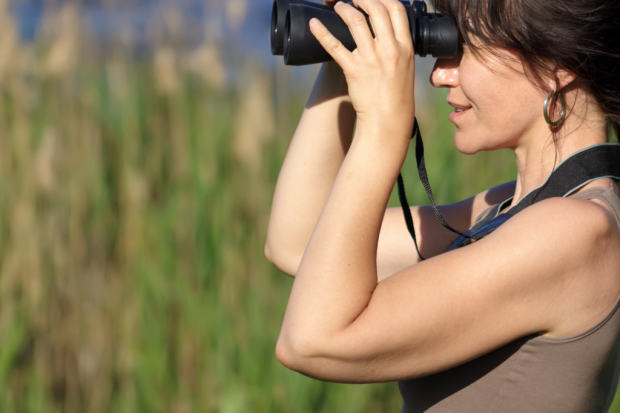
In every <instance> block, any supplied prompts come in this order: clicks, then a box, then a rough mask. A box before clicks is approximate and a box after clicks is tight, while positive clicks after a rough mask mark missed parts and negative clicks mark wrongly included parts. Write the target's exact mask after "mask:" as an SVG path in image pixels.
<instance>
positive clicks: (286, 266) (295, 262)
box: [265, 239, 301, 277]
mask: <svg viewBox="0 0 620 413" xmlns="http://www.w3.org/2000/svg"><path fill="white" fill-rule="evenodd" d="M265 258H267V260H268V261H269V262H270V263H272V264H273V265H275V266H276V267H278V269H279V270H280V271H282V272H283V273H285V274H288V275H290V276H291V277H295V274H297V268H299V263H300V262H301V255H300V256H299V257H298V256H297V254H294V253H292V252H290V251H286V249H285V248H277V247H274V245H273V242H270V240H269V239H267V242H266V243H265Z"/></svg>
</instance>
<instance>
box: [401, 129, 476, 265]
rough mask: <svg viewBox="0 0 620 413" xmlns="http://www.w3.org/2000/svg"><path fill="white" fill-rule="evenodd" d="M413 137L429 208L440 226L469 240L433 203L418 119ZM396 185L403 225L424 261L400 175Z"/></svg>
mask: <svg viewBox="0 0 620 413" xmlns="http://www.w3.org/2000/svg"><path fill="white" fill-rule="evenodd" d="M414 136H415V138H416V141H415V159H416V163H417V165H418V176H419V177H420V181H421V182H422V186H423V187H424V190H425V191H426V195H427V196H428V199H429V201H430V202H431V206H432V207H433V211H434V212H435V217H437V219H438V220H439V222H440V223H441V225H443V226H444V227H445V228H446V229H448V230H450V231H452V232H455V233H457V234H459V235H460V236H461V237H465V238H470V236H469V235H467V234H466V233H463V232H461V231H459V230H458V229H454V228H452V227H451V226H450V225H449V224H448V223H447V222H446V220H445V219H444V218H443V217H442V216H441V213H440V212H439V209H438V208H437V204H436V203H435V199H434V198H433V191H432V190H431V184H430V183H429V182H428V174H427V173H426V163H425V162H424V143H423V142H422V134H421V133H420V127H419V125H418V119H417V118H414V122H413V132H412V133H411V139H413V137H414ZM396 182H397V185H398V199H399V200H400V206H401V207H402V209H403V215H404V216H405V224H406V225H407V229H408V230H409V234H411V238H413V243H414V244H415V250H416V251H417V253H418V256H419V257H420V260H422V261H424V257H422V254H420V248H418V241H417V239H416V236H415V228H414V227H413V218H412V217H411V210H410V209H409V203H408V202H407V196H406V194H405V185H404V182H403V175H402V173H400V174H398V180H397V181H396Z"/></svg>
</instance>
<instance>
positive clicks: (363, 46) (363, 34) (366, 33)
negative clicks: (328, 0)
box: [334, 1, 375, 54]
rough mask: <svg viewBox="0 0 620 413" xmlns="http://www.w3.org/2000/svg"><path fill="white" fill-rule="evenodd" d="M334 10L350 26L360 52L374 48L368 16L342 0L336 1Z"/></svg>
mask: <svg viewBox="0 0 620 413" xmlns="http://www.w3.org/2000/svg"><path fill="white" fill-rule="evenodd" d="M334 10H335V11H336V13H337V14H338V15H339V16H340V18H341V19H342V20H343V21H344V22H345V23H346V25H347V26H348V27H349V31H350V32H351V36H353V40H354V41H355V44H356V45H357V48H358V50H359V51H360V53H362V54H363V53H364V52H366V51H368V50H374V47H375V43H374V40H373V37H372V33H371V32H370V27H368V22H367V21H366V16H364V14H363V13H362V12H360V11H359V10H356V9H355V8H354V7H353V6H351V5H350V4H346V3H343V2H340V1H339V2H338V3H336V6H335V7H334Z"/></svg>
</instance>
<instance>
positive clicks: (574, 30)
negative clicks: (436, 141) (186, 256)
mask: <svg viewBox="0 0 620 413" xmlns="http://www.w3.org/2000/svg"><path fill="white" fill-rule="evenodd" d="M432 2H433V5H434V7H435V10H436V11H437V12H439V13H441V14H442V15H444V16H446V17H453V18H454V19H455V20H456V24H457V26H458V28H459V30H460V33H461V36H462V41H463V42H464V43H465V44H467V45H468V46H469V47H470V49H472V50H474V51H476V50H478V49H480V47H481V46H480V44H482V47H483V48H485V47H489V46H490V47H492V48H500V49H508V50H510V51H512V52H514V53H516V54H517V55H519V57H520V58H521V60H522V61H523V63H524V65H526V66H527V67H528V68H529V69H530V70H531V71H532V73H533V74H534V75H536V76H538V77H539V78H542V77H543V76H548V75H552V76H553V75H554V73H555V70H556V68H564V69H566V70H569V71H571V72H573V73H574V74H575V75H577V78H578V79H579V80H580V81H581V82H583V83H584V84H585V85H586V87H587V88H588V89H589V91H590V93H591V94H592V95H593V96H594V98H595V99H596V101H597V103H598V106H599V107H600V109H601V111H602V112H603V113H604V114H605V117H606V120H607V122H608V124H609V125H610V126H611V127H613V128H614V129H615V131H616V133H618V131H619V129H620V2H619V1H617V0H587V1H586V0H432ZM472 35H473V36H472ZM472 37H475V38H476V41H475V42H474V41H472V40H473V39H472ZM554 77H555V76H554ZM555 79H556V86H558V85H557V82H558V79H557V77H555ZM556 90H558V89H557V88H556Z"/></svg>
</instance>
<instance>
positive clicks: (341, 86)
mask: <svg viewBox="0 0 620 413" xmlns="http://www.w3.org/2000/svg"><path fill="white" fill-rule="evenodd" d="M354 122H355V111H354V110H353V107H352V106H351V103H350V100H349V96H348V94H347V86H346V81H345V79H344V76H343V75H342V71H341V69H340V68H339V67H338V66H337V65H336V64H335V63H333V62H331V63H327V64H324V65H323V66H322V68H321V71H320V72H319V75H318V77H317V81H316V83H315V86H314V89H313V91H312V93H311V95H310V98H309V100H308V103H307V105H306V109H305V110H304V113H303V115H302V117H301V120H300V121H299V125H298V127H297V130H296V131H295V134H294V136H293V140H292V142H291V144H290V147H289V150H288V153H287V155H286V159H285V161H284V164H283V166H282V170H281V172H280V176H279V178H278V183H277V185H276V190H275V194H274V199H273V205H272V209H271V217H270V221H269V229H268V235H267V242H266V246H265V253H266V255H267V257H268V258H269V259H270V260H271V261H272V262H274V263H275V264H276V265H278V267H280V269H282V270H283V271H284V272H286V273H288V274H290V275H294V274H295V273H296V271H297V266H298V265H299V261H300V259H301V256H302V255H303V253H304V250H305V248H306V245H307V243H308V240H309V239H310V235H311V234H312V231H313V230H314V226H315V224H316V222H317V220H318V218H319V215H320V214H321V211H322V209H323V206H324V205H325V201H326V200H327V197H328V195H329V192H330V190H331V188H332V185H333V183H334V180H335V179H336V175H337V174H338V170H339V169H340V166H341V165H342V162H343V160H344V157H345V155H346V152H347V150H348V148H349V145H350V143H351V135H352V133H353V125H354Z"/></svg>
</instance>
